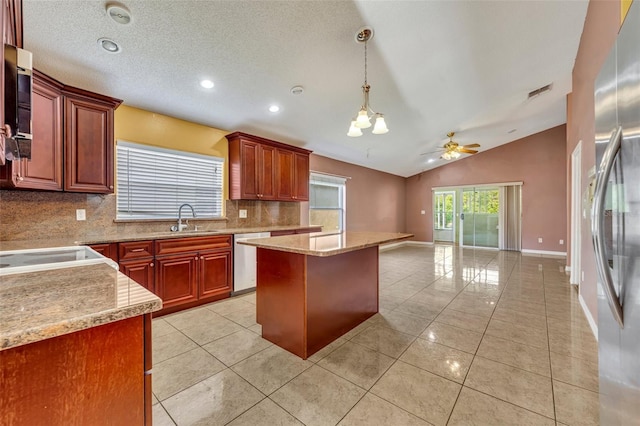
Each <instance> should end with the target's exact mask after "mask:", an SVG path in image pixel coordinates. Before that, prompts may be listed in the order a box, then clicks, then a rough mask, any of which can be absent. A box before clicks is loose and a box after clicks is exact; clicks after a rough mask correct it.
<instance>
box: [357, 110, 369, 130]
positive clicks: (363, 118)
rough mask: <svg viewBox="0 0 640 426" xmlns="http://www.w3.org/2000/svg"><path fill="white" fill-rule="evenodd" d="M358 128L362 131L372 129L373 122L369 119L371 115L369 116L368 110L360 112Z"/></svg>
mask: <svg viewBox="0 0 640 426" xmlns="http://www.w3.org/2000/svg"><path fill="white" fill-rule="evenodd" d="M356 127H358V128H360V129H367V128H369V127H371V120H370V119H369V114H367V110H366V109H365V108H362V109H361V110H360V112H358V117H357V118H356Z"/></svg>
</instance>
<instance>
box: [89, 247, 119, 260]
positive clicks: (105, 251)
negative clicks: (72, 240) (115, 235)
mask: <svg viewBox="0 0 640 426" xmlns="http://www.w3.org/2000/svg"><path fill="white" fill-rule="evenodd" d="M89 247H91V248H92V249H93V250H95V251H96V252H98V254H101V255H103V256H104V257H108V258H109V259H111V260H113V261H114V262H117V261H118V243H105V244H91V245H90V246H89Z"/></svg>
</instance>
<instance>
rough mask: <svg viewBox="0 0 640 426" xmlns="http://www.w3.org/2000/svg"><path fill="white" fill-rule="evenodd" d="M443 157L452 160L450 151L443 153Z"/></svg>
mask: <svg viewBox="0 0 640 426" xmlns="http://www.w3.org/2000/svg"><path fill="white" fill-rule="evenodd" d="M442 158H443V159H445V160H451V158H452V157H451V153H450V152H448V151H447V152H445V153H444V154H442Z"/></svg>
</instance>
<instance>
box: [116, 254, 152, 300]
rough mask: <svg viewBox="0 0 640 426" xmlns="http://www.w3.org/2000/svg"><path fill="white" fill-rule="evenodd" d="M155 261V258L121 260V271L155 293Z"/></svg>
mask: <svg viewBox="0 0 640 426" xmlns="http://www.w3.org/2000/svg"><path fill="white" fill-rule="evenodd" d="M154 270H155V262H154V261H153V258H152V257H150V258H146V259H135V260H123V261H121V262H120V272H122V273H123V274H125V275H126V276H128V277H129V278H131V279H132V280H134V281H135V282H137V283H138V284H140V285H141V286H143V287H144V288H146V289H147V290H149V291H151V292H154V293H155V282H154V277H155V273H154Z"/></svg>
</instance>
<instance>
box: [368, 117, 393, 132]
mask: <svg viewBox="0 0 640 426" xmlns="http://www.w3.org/2000/svg"><path fill="white" fill-rule="evenodd" d="M388 132H389V129H388V128H387V123H385V121H384V117H383V116H382V115H378V117H376V124H375V125H374V126H373V131H372V132H371V133H373V134H374V135H384V134H385V133H388Z"/></svg>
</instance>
